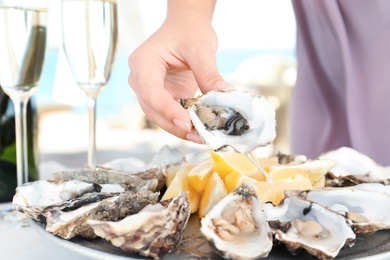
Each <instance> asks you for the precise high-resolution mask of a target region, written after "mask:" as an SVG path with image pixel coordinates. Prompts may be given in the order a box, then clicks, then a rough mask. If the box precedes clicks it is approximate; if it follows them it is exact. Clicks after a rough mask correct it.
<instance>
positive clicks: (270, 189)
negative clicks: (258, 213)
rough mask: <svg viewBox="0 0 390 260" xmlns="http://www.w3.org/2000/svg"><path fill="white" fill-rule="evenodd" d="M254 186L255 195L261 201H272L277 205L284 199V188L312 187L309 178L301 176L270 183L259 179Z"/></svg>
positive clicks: (306, 188)
mask: <svg viewBox="0 0 390 260" xmlns="http://www.w3.org/2000/svg"><path fill="white" fill-rule="evenodd" d="M255 186H256V187H257V196H258V197H259V199H260V200H261V202H263V203H267V202H272V204H274V205H278V204H279V203H280V202H281V201H282V200H283V199H284V191H286V190H309V189H312V185H311V182H310V180H309V179H308V178H306V177H301V176H297V177H296V178H287V179H280V180H274V181H273V182H272V183H269V182H265V181H261V182H257V183H255Z"/></svg>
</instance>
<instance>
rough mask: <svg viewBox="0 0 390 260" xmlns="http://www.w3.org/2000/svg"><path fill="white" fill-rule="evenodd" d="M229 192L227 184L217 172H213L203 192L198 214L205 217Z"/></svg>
mask: <svg viewBox="0 0 390 260" xmlns="http://www.w3.org/2000/svg"><path fill="white" fill-rule="evenodd" d="M227 194H228V192H227V190H226V188H225V185H224V183H223V181H222V179H221V177H220V176H219V174H218V173H217V172H214V173H213V174H211V175H210V176H209V178H208V181H207V185H206V187H205V190H204V192H203V194H202V197H201V200H200V205H199V210H198V215H199V218H203V217H204V216H206V214H207V213H208V212H209V211H210V210H211V209H212V208H213V207H214V206H215V205H216V204H217V203H218V202H219V201H220V200H222V199H223V198H224V197H225V196H226V195H227Z"/></svg>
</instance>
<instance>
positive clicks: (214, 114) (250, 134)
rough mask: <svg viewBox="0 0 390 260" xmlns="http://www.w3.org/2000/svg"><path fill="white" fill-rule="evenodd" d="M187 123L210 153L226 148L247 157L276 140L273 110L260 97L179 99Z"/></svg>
mask: <svg viewBox="0 0 390 260" xmlns="http://www.w3.org/2000/svg"><path fill="white" fill-rule="evenodd" d="M181 104H182V105H183V107H184V108H186V109H187V111H188V113H189V115H190V118H191V121H192V123H193V125H194V127H195V129H196V131H197V132H198V134H199V136H201V138H203V140H204V141H205V143H206V144H207V145H208V146H209V147H210V148H211V149H213V150H218V149H221V148H223V147H226V146H230V147H232V148H233V149H235V150H236V151H238V152H240V153H248V152H250V151H252V150H254V149H256V148H258V147H261V146H265V145H268V144H269V143H271V142H272V141H273V140H274V139H275V137H276V130H275V129H276V120H275V108H274V107H273V106H272V105H271V104H270V103H268V101H267V100H266V99H265V98H264V97H263V96H254V95H251V94H249V93H248V92H245V91H240V90H233V91H227V92H220V91H210V92H208V93H207V94H205V95H202V96H199V97H197V98H191V99H183V100H181Z"/></svg>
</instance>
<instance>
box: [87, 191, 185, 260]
mask: <svg viewBox="0 0 390 260" xmlns="http://www.w3.org/2000/svg"><path fill="white" fill-rule="evenodd" d="M189 217H190V205H189V203H188V199H187V194H186V193H181V194H180V195H179V196H177V197H174V198H172V199H170V200H165V201H161V202H160V203H157V204H155V205H153V206H147V207H145V208H144V209H142V210H141V211H140V212H139V213H137V214H134V215H131V216H128V217H126V218H124V219H122V220H120V221H116V222H113V221H98V220H88V221H87V224H88V225H90V226H91V227H92V228H93V229H94V232H95V233H96V234H97V235H98V236H100V237H102V238H104V239H106V240H109V241H111V243H112V244H113V245H114V246H117V247H120V248H122V249H123V250H124V251H125V252H128V253H138V254H140V255H143V256H147V257H153V258H155V259H158V258H161V257H162V256H164V255H166V254H168V253H170V252H172V251H173V250H174V249H175V248H176V247H177V245H178V244H179V242H180V240H181V237H182V234H183V231H184V229H185V227H186V226H187V222H188V219H189Z"/></svg>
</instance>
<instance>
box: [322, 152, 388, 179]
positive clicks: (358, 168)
mask: <svg viewBox="0 0 390 260" xmlns="http://www.w3.org/2000/svg"><path fill="white" fill-rule="evenodd" d="M320 158H329V159H332V160H333V161H335V162H336V166H335V167H334V168H333V169H332V170H331V172H330V173H329V174H328V176H327V186H352V185H356V184H359V183H367V182H377V183H385V184H388V183H390V167H384V166H381V165H379V164H377V163H376V162H375V161H373V160H372V159H371V158H369V157H368V156H367V155H365V154H362V153H360V152H358V151H356V150H354V149H352V148H350V147H340V148H339V149H336V150H332V151H329V152H326V153H324V154H322V155H321V156H320Z"/></svg>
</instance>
